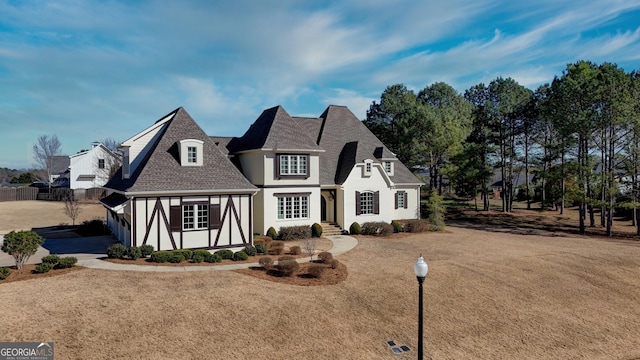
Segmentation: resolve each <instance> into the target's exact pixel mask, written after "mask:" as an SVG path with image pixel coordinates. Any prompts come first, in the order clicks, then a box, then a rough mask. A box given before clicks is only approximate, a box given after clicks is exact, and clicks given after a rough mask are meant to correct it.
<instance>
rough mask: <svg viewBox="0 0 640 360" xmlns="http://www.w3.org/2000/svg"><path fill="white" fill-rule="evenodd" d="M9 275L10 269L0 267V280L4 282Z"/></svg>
mask: <svg viewBox="0 0 640 360" xmlns="http://www.w3.org/2000/svg"><path fill="white" fill-rule="evenodd" d="M9 275H11V269H9V268H6V267H0V280H4V279H6V278H8V277H9Z"/></svg>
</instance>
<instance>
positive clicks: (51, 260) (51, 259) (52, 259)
mask: <svg viewBox="0 0 640 360" xmlns="http://www.w3.org/2000/svg"><path fill="white" fill-rule="evenodd" d="M41 261H42V262H43V263H47V264H53V265H55V264H57V263H58V262H60V256H58V255H47V256H43V257H42V260H41Z"/></svg>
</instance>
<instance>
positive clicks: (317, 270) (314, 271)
mask: <svg viewBox="0 0 640 360" xmlns="http://www.w3.org/2000/svg"><path fill="white" fill-rule="evenodd" d="M325 270H327V267H326V266H325V265H323V264H315V263H311V264H309V267H307V274H309V275H311V276H313V277H314V278H319V277H320V276H322V273H323V272H324V271H325Z"/></svg>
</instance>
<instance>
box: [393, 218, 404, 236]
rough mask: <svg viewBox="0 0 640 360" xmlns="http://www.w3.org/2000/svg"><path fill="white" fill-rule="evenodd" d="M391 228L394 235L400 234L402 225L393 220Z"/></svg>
mask: <svg viewBox="0 0 640 360" xmlns="http://www.w3.org/2000/svg"><path fill="white" fill-rule="evenodd" d="M391 226H393V232H394V233H399V232H402V224H400V223H399V222H397V221H395V220H393V221H392V222H391Z"/></svg>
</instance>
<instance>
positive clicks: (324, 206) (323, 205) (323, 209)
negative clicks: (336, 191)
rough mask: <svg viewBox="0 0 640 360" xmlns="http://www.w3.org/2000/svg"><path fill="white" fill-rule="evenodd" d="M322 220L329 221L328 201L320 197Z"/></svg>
mask: <svg viewBox="0 0 640 360" xmlns="http://www.w3.org/2000/svg"><path fill="white" fill-rule="evenodd" d="M320 220H321V221H327V199H325V198H324V196H322V195H320Z"/></svg>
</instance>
